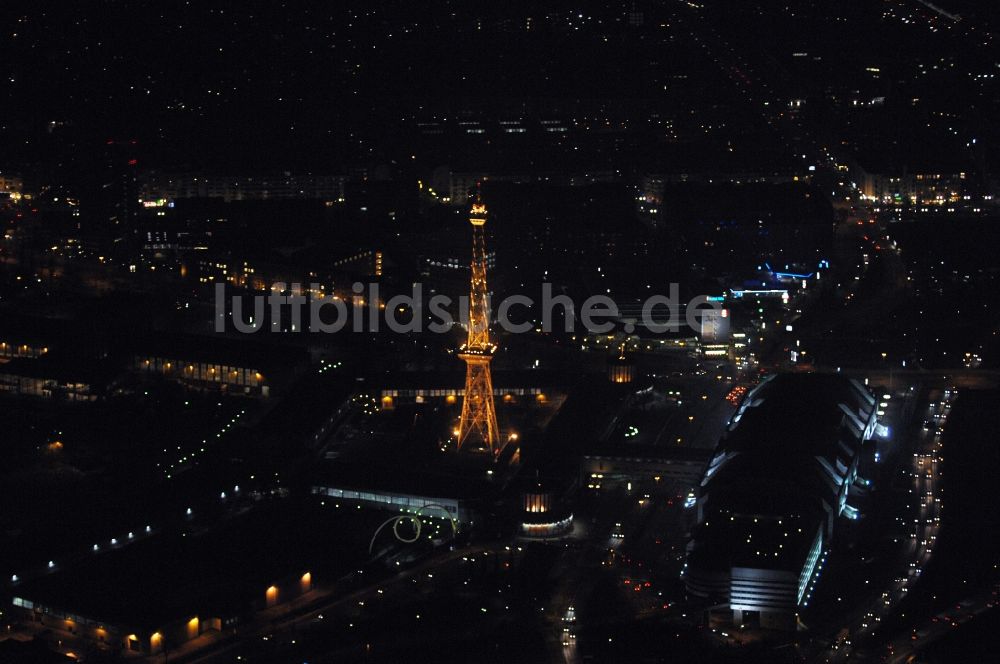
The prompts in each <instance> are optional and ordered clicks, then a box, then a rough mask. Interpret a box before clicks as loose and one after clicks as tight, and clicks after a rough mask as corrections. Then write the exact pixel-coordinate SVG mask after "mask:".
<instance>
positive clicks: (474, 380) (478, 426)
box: [457, 192, 500, 458]
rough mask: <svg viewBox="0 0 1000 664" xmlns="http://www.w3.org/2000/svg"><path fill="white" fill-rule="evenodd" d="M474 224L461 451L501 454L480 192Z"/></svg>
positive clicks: (474, 206) (471, 215)
mask: <svg viewBox="0 0 1000 664" xmlns="http://www.w3.org/2000/svg"><path fill="white" fill-rule="evenodd" d="M469 223H470V224H472V284H471V286H472V288H471V292H470V293H469V337H468V339H467V340H466V342H465V344H464V345H463V346H462V348H461V349H460V350H459V354H458V356H459V357H460V358H462V359H463V360H465V365H466V372H465V399H464V400H463V401H462V419H461V421H460V422H459V425H458V445H457V447H458V449H462V448H463V446H466V445H472V446H474V447H475V449H477V450H481V451H484V452H489V453H490V454H491V455H493V457H494V458H495V457H496V456H498V455H499V454H500V429H499V428H498V427H497V410H496V405H495V404H494V403H493V380H492V378H491V377H490V360H492V359H493V353H494V352H495V351H496V349H497V347H496V344H494V343H493V342H492V341H491V340H490V308H489V300H488V298H487V288H486V238H485V234H484V230H485V226H486V206H485V205H483V202H482V200H481V198H480V197H479V194H478V192H477V194H476V198H475V201H474V202H473V204H472V210H471V211H470V213H469Z"/></svg>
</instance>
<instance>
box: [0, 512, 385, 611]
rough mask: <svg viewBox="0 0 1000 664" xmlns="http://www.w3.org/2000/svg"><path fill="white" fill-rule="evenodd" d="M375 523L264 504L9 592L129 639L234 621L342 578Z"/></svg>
mask: <svg viewBox="0 0 1000 664" xmlns="http://www.w3.org/2000/svg"><path fill="white" fill-rule="evenodd" d="M381 518H384V516H383V515H381V514H373V513H372V512H370V511H365V510H357V511H354V510H352V511H350V512H349V511H347V510H334V509H333V508H327V507H323V506H321V505H319V504H318V503H316V502H315V501H313V500H308V499H301V500H299V499H285V500H275V501H273V502H268V503H262V504H258V505H256V506H254V507H253V508H252V509H251V510H250V511H249V512H247V513H245V514H242V515H239V516H236V517H233V518H231V519H228V520H226V521H223V522H222V523H220V524H218V525H215V526H213V527H211V528H209V529H207V530H204V531H202V532H197V530H195V531H194V532H187V533H182V532H174V533H166V534H162V535H154V536H153V537H150V538H148V539H143V540H139V541H137V542H135V543H133V544H131V545H128V546H125V547H122V548H119V549H115V550H113V551H108V552H106V553H98V554H94V555H92V556H91V555H87V556H84V559H83V560H81V561H79V562H76V563H71V564H69V565H67V567H65V568H64V569H60V570H57V571H56V572H54V573H52V574H48V575H45V576H42V577H39V578H36V579H32V580H28V581H25V582H24V583H21V584H19V585H17V586H15V587H14V588H13V589H12V592H13V594H14V595H15V596H17V597H22V598H24V599H28V600H31V601H33V602H34V603H35V604H36V605H38V604H41V605H44V606H46V607H48V608H51V609H54V610H58V611H64V612H67V613H73V614H76V615H79V616H82V617H84V618H87V619H90V620H95V621H103V622H106V624H109V625H116V626H120V627H123V628H128V629H135V630H139V629H157V628H159V627H161V626H163V625H165V624H169V623H171V622H174V621H176V620H179V619H187V618H190V617H191V616H195V615H198V616H203V617H207V616H223V615H235V614H239V613H241V612H244V611H246V610H247V609H249V608H250V607H251V606H252V603H253V602H254V601H256V600H259V599H262V598H263V597H264V593H265V590H266V589H267V588H268V587H269V586H270V585H272V584H274V583H278V582H280V581H282V580H285V579H288V578H291V577H292V576H293V575H301V574H304V573H305V572H307V571H308V572H311V573H312V574H313V577H314V578H315V579H317V581H318V582H321V583H322V582H323V580H329V579H333V578H339V577H340V576H343V575H344V574H347V573H349V572H350V571H351V570H353V569H355V568H356V567H357V566H358V565H360V564H361V563H363V562H364V561H365V560H366V559H367V555H368V549H367V545H368V539H369V538H370V537H371V534H372V533H373V532H374V530H375V528H376V527H377V526H378V520H379V519H381Z"/></svg>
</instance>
